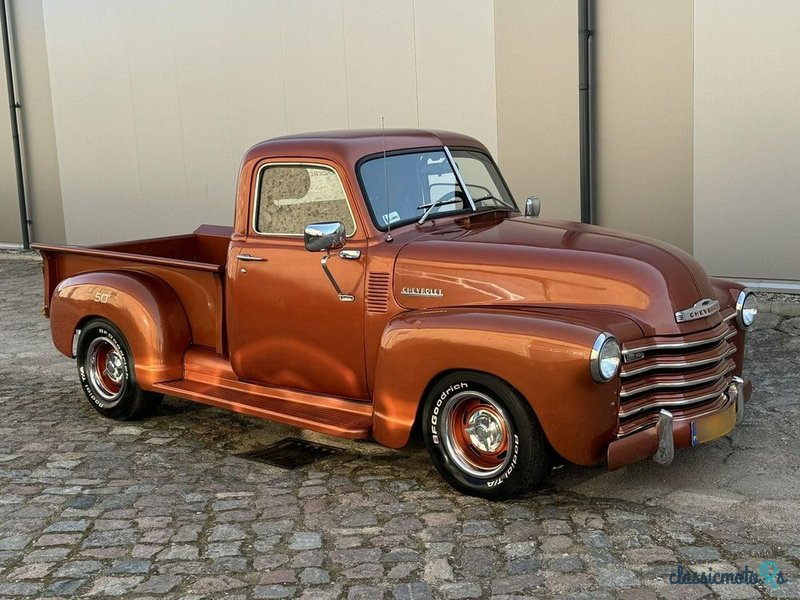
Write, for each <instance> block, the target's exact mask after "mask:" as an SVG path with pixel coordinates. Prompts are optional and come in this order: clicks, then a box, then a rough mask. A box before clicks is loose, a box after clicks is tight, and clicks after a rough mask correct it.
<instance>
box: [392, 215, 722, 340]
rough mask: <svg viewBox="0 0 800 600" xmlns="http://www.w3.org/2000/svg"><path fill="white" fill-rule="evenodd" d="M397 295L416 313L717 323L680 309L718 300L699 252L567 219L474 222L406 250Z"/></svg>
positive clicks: (694, 326)
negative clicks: (573, 314) (498, 311)
mask: <svg viewBox="0 0 800 600" xmlns="http://www.w3.org/2000/svg"><path fill="white" fill-rule="evenodd" d="M394 295H395V298H396V300H397V302H398V303H399V304H400V305H401V306H403V307H406V308H409V309H412V308H416V309H420V308H437V307H445V306H468V305H498V306H510V305H517V306H520V307H522V306H526V307H534V308H543V309H548V310H551V309H577V310H581V311H586V310H588V309H591V310H596V311H602V312H604V313H616V314H620V315H624V316H626V317H628V318H630V319H632V320H634V321H635V322H636V323H637V324H638V325H639V327H640V328H641V330H642V333H643V334H644V335H645V336H650V335H656V334H658V335H669V334H685V333H690V332H692V331H698V330H701V329H705V328H708V327H711V326H713V325H716V324H717V323H719V321H720V317H719V315H718V314H716V313H715V314H712V315H710V316H708V317H706V318H702V319H697V320H694V321H688V322H684V323H680V324H679V323H677V322H676V320H675V312H676V311H680V310H683V309H686V308H689V307H692V306H694V305H695V304H696V303H697V302H698V301H700V300H702V299H705V298H715V294H714V289H713V287H712V285H711V282H710V281H709V278H708V276H707V275H706V273H705V271H704V270H703V268H702V267H701V266H700V265H699V263H698V262H697V261H696V260H695V259H694V258H693V257H692V256H691V255H689V254H687V253H686V252H684V251H682V250H680V249H679V248H676V247H674V246H671V245H669V244H666V243H663V242H659V241H656V240H652V239H648V238H644V237H640V236H636V235H632V234H628V233H622V232H618V231H614V230H611V229H606V228H602V227H597V226H593V225H584V224H581V223H574V222H567V221H546V220H540V219H531V218H526V217H521V216H520V217H510V218H504V219H499V220H497V219H486V220H484V221H483V222H481V219H479V218H475V217H473V218H472V219H470V218H468V219H464V220H462V221H461V224H460V225H459V224H458V223H456V224H453V225H446V226H442V227H441V228H438V227H437V228H434V229H432V230H431V231H430V232H429V233H426V234H423V235H421V236H420V237H417V238H416V239H414V240H413V241H411V242H409V243H408V244H406V245H405V246H404V247H403V248H402V249H401V250H400V252H399V254H398V256H397V261H396V264H395V278H394Z"/></svg>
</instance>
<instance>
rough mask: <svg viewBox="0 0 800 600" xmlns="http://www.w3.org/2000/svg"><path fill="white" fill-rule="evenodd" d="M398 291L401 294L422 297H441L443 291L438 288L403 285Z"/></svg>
mask: <svg viewBox="0 0 800 600" xmlns="http://www.w3.org/2000/svg"><path fill="white" fill-rule="evenodd" d="M400 293H401V294H402V295H403V296H420V297H423V298H441V297H442V296H444V291H442V290H440V289H439V288H416V287H404V288H403V289H402V290H401V291H400Z"/></svg>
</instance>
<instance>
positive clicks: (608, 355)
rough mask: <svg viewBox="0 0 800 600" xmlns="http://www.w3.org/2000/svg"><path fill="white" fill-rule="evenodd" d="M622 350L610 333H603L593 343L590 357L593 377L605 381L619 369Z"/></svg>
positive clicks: (600, 381) (597, 380) (590, 368)
mask: <svg viewBox="0 0 800 600" xmlns="http://www.w3.org/2000/svg"><path fill="white" fill-rule="evenodd" d="M621 358H622V352H621V351H620V349H619V343H618V342H617V338H615V337H614V336H613V335H611V334H610V333H605V332H604V333H601V334H600V335H598V336H597V339H595V341H594V344H593V345H592V353H591V355H590V358H589V370H590V371H591V373H592V379H594V380H595V381H596V382H598V383H605V382H606V381H608V380H609V379H611V378H612V377H614V375H616V374H617V372H618V371H619V363H620V359H621Z"/></svg>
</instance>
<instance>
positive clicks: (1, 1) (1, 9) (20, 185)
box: [0, 0, 31, 249]
mask: <svg viewBox="0 0 800 600" xmlns="http://www.w3.org/2000/svg"><path fill="white" fill-rule="evenodd" d="M0 20H1V22H0V26H1V27H2V29H3V58H4V60H5V65H6V85H7V86H8V103H9V108H10V110H9V113H10V114H11V138H12V142H13V146H14V166H15V167H16V172H17V196H18V198H19V220H20V226H21V228H22V247H23V248H25V249H28V248H30V247H31V236H30V230H29V227H30V221H29V220H28V204H27V202H26V201H25V179H24V178H23V175H22V148H21V146H20V142H19V121H18V120H17V110H18V109H20V108H22V106H21V105H20V104H19V103H18V102H17V96H16V92H15V90H14V73H13V71H12V70H11V40H10V38H9V35H8V12H7V11H6V0H0Z"/></svg>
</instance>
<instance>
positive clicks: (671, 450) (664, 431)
mask: <svg viewBox="0 0 800 600" xmlns="http://www.w3.org/2000/svg"><path fill="white" fill-rule="evenodd" d="M656 432H657V433H658V450H656V453H655V454H654V455H653V461H654V462H657V463H658V464H660V465H668V464H670V463H671V462H672V459H673V458H674V457H675V439H674V437H673V436H672V413H671V412H669V411H668V410H662V411H660V412H659V413H658V422H657V423H656Z"/></svg>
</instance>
